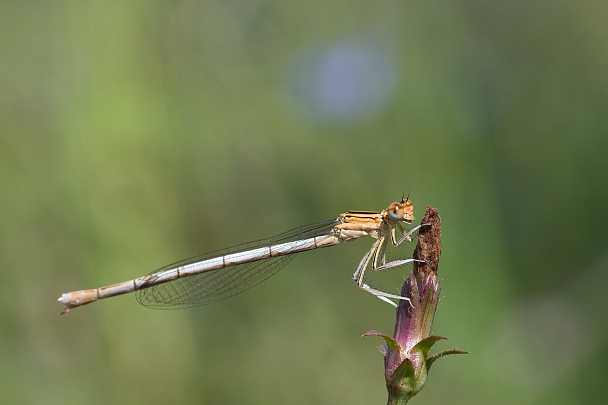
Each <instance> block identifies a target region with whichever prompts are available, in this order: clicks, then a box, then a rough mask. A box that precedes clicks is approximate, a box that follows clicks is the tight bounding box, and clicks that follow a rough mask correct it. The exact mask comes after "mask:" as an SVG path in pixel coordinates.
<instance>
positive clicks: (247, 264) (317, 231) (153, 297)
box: [58, 198, 420, 314]
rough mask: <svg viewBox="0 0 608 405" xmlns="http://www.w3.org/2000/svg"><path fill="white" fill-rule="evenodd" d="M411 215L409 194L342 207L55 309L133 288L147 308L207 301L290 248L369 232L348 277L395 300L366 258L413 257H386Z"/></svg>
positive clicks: (252, 278) (67, 297)
mask: <svg viewBox="0 0 608 405" xmlns="http://www.w3.org/2000/svg"><path fill="white" fill-rule="evenodd" d="M413 220H414V205H413V204H412V202H411V201H410V200H409V198H403V199H402V200H401V201H399V202H394V203H392V204H391V205H389V206H388V208H387V209H385V210H382V211H380V212H374V211H347V212H345V213H343V214H340V215H339V216H338V217H337V218H335V219H332V220H330V221H326V222H321V223H318V224H313V225H308V226H303V227H300V228H296V229H293V230H291V231H287V232H285V233H282V234H279V235H277V236H274V237H272V238H269V239H261V240H258V241H254V242H249V243H244V244H241V245H236V246H233V247H231V248H227V249H223V250H218V251H214V252H211V253H207V254H203V255H200V256H196V257H192V258H190V259H186V260H183V261H180V262H177V263H173V264H170V265H168V266H165V267H163V268H161V269H158V270H156V271H153V272H152V273H150V274H148V275H147V276H145V277H139V278H136V279H134V280H130V281H124V282H122V283H118V284H114V285H110V286H107V287H100V288H96V289H94V290H81V291H74V292H69V293H65V294H62V295H61V297H60V298H59V299H58V301H59V302H61V303H62V304H63V305H65V309H64V310H63V311H62V312H61V314H64V313H66V312H69V310H70V309H71V308H75V307H78V306H82V305H86V304H89V303H91V302H94V301H97V300H100V299H102V298H109V297H113V296H116V295H120V294H125V293H130V292H134V291H135V292H136V297H137V301H138V302H139V303H140V304H142V305H144V306H146V307H149V308H155V309H178V308H188V307H194V306H198V305H206V304H211V303H213V302H217V301H221V300H223V299H226V298H229V297H232V296H233V295H236V294H239V293H241V292H243V291H245V290H247V289H249V288H251V287H253V286H255V285H257V284H259V283H261V282H262V281H264V280H266V279H267V278H268V277H270V276H271V275H273V274H275V273H276V272H278V271H279V270H280V269H281V268H283V267H284V266H285V265H286V264H287V263H289V262H290V261H291V259H293V257H294V256H295V254H296V253H299V252H303V251H306V250H312V249H317V248H322V247H328V246H334V245H337V244H340V243H343V242H348V241H351V240H355V239H358V238H362V237H364V236H371V237H373V238H375V239H376V241H375V242H374V244H373V245H372V247H371V249H370V250H369V251H368V252H367V253H366V254H365V255H364V256H363V258H362V259H361V261H360V263H359V266H358V267H357V270H355V272H354V274H353V276H352V277H353V280H354V281H355V282H356V283H357V286H359V287H360V288H361V289H363V290H365V291H368V292H370V293H372V294H374V295H375V296H377V297H378V298H380V299H382V300H384V301H386V302H388V303H390V304H392V305H395V304H394V303H393V301H391V300H390V299H389V298H392V299H397V300H407V298H405V297H401V296H399V295H394V294H389V293H386V292H383V291H380V290H378V289H375V288H372V287H370V286H369V285H367V284H366V283H365V282H364V275H365V270H366V269H367V268H368V266H370V264H371V267H372V269H373V270H383V269H387V268H390V267H395V266H400V265H402V264H406V263H409V262H412V261H414V259H403V260H394V261H390V262H387V260H386V248H387V245H388V243H389V242H390V243H391V244H392V245H394V246H399V245H400V244H401V243H402V242H403V241H405V240H407V241H411V235H412V234H413V233H414V232H415V231H416V230H418V229H419V228H420V226H417V227H414V228H412V229H411V230H409V231H406V230H405V229H404V228H403V226H402V225H401V224H402V223H405V224H411V223H412V221H413ZM397 232H399V233H397ZM399 234H400V237H399V236H398V235H399ZM398 237H399V239H398Z"/></svg>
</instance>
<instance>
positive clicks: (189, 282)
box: [136, 219, 338, 309]
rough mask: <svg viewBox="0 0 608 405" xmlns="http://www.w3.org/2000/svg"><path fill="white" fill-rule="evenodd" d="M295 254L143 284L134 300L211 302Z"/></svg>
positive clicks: (283, 237)
mask: <svg viewBox="0 0 608 405" xmlns="http://www.w3.org/2000/svg"><path fill="white" fill-rule="evenodd" d="M337 223H338V221H337V219H332V220H330V221H326V222H322V223H318V224H313V225H308V226H303V227H300V228H295V229H292V230H291V231H287V232H284V233H282V234H279V235H277V236H274V237H272V238H268V239H261V240H257V241H253V242H249V243H243V244H240V245H236V246H233V247H231V248H226V249H222V250H216V251H214V252H210V253H206V254H202V255H200V256H195V257H192V258H190V259H186V260H182V261H180V262H177V263H173V264H170V265H168V266H165V267H163V268H160V269H158V270H155V271H153V272H152V273H150V275H151V276H154V275H155V274H157V273H160V272H162V271H166V270H169V269H174V268H176V267H179V266H186V265H188V264H192V263H197V262H200V261H203V260H207V259H212V258H216V257H221V256H225V255H229V254H238V253H245V252H247V251H249V250H252V249H256V248H260V247H266V246H270V245H276V244H279V243H285V242H295V241H298V240H303V239H307V238H312V237H315V236H321V235H327V234H328V233H330V232H331V230H332V228H333V227H334V226H335V225H336V224H337ZM295 255H296V254H295V253H293V254H289V255H284V256H276V257H270V258H265V259H261V260H257V261H252V262H248V263H243V264H239V265H236V266H230V267H224V268H221V269H217V270H211V271H207V272H204V273H199V274H196V275H192V276H189V277H182V278H178V279H175V280H171V281H168V282H166V283H162V284H155V285H151V286H149V287H145V286H143V287H142V289H140V290H137V291H136V298H137V302H139V303H140V304H141V305H143V306H145V307H148V308H154V309H181V308H189V307H195V306H200V305H207V304H212V303H214V302H217V301H221V300H224V299H226V298H230V297H232V296H234V295H236V294H240V293H242V292H243V291H245V290H248V289H250V288H251V287H254V286H256V285H258V284H259V283H261V282H262V281H264V280H266V279H267V278H268V277H270V276H272V275H273V274H276V273H277V272H278V271H279V270H281V269H282V268H283V267H285V266H286V265H287V264H288V263H289V262H290V261H291V260H292V259H293V258H294V257H295Z"/></svg>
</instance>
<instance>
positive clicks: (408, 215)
mask: <svg viewBox="0 0 608 405" xmlns="http://www.w3.org/2000/svg"><path fill="white" fill-rule="evenodd" d="M386 212H387V213H388V216H389V217H390V218H391V219H392V220H395V221H400V222H407V223H408V224H411V223H412V221H413V220H414V204H412V201H410V199H409V197H408V198H403V199H402V200H401V201H399V202H394V203H392V204H391V205H389V206H388V208H387V209H386Z"/></svg>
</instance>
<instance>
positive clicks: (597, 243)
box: [0, 0, 608, 404]
mask: <svg viewBox="0 0 608 405" xmlns="http://www.w3.org/2000/svg"><path fill="white" fill-rule="evenodd" d="M607 17H608V6H607V3H605V2H596V1H586V0H583V1H579V2H576V3H574V2H565V1H542V0H541V1H534V2H528V1H496V2H486V1H480V0H463V1H459V2H455V1H430V2H429V1H425V2H413V1H409V2H403V1H387V2H382V4H372V3H371V2H367V1H355V2H353V1H333V2H331V3H325V2H312V3H310V2H305V1H294V2H281V1H266V2H260V1H254V2H242V1H226V0H222V1H206V2H195V1H171V2H163V1H129V2H93V1H81V2H9V1H4V2H2V3H1V4H0V21H1V28H2V35H1V36H0V89H1V91H0V186H1V189H0V193H1V196H0V204H1V213H0V269H1V272H0V274H1V277H2V280H1V281H2V294H1V295H0V364H1V365H2V366H1V367H0V402H1V403H6V404H9V403H20V404H42V403H44V404H78V403H87V404H108V403H129V404H168V403H176V404H195V403H197V404H200V403H205V404H212V403H213V404H261V403H290V404H311V403H315V404H336V403H351V404H372V403H374V404H378V403H384V402H385V400H386V392H385V388H384V379H383V364H382V358H381V355H380V353H379V351H378V350H377V347H378V346H379V345H380V344H381V341H380V339H374V338H361V337H360V335H361V334H362V333H364V332H366V331H368V330H371V329H376V330H380V331H383V332H388V333H392V330H393V326H392V324H393V322H394V311H393V310H392V309H391V308H390V307H389V306H388V305H386V304H385V303H383V302H381V301H380V300H378V299H376V298H374V297H373V296H371V295H369V294H366V293H364V292H362V291H360V290H358V289H357V288H356V286H355V285H354V283H353V282H352V281H351V279H350V276H351V274H352V272H353V271H354V269H355V267H356V265H357V264H358V262H359V260H360V258H361V256H362V255H363V254H364V253H365V251H366V250H367V249H369V246H370V245H371V240H368V241H357V242H353V243H352V244H348V245H345V246H340V247H335V248H331V249H324V250H321V251H317V252H309V253H304V254H301V255H300V256H299V257H298V258H297V259H296V260H295V261H294V262H293V263H292V264H290V265H289V266H288V267H287V268H286V269H285V270H283V271H282V272H281V273H279V274H278V275H276V276H274V277H273V278H271V279H270V280H268V281H267V282H265V283H264V284H262V285H260V286H258V287H257V288H255V289H253V290H250V291H248V292H246V293H243V294H241V295H239V296H237V297H235V298H233V299H231V300H228V301H224V302H222V303H219V304H214V305H210V306H207V307H202V308H194V309H189V310H182V311H153V310H148V309H145V308H143V307H141V306H139V305H138V304H137V303H136V301H135V300H134V297H133V296H122V297H117V298H113V299H111V300H107V301H104V302H99V303H95V304H92V305H90V306H87V307H84V308H79V309H75V310H73V311H72V312H71V313H70V314H68V315H66V316H62V317H59V316H58V315H57V313H58V312H59V311H60V310H61V309H62V307H61V305H60V304H59V303H57V302H56V299H57V297H59V295H60V294H61V293H63V292H68V291H73V290H79V289H83V288H94V287H99V286H102V285H107V284H112V283H116V282H119V281H124V280H127V279H131V278H134V277H138V276H142V275H145V274H147V273H149V272H150V271H152V270H154V269H155V268H158V267H160V266H163V265H165V264H167V263H170V262H172V261H175V260H178V259H182V258H185V257H189V256H193V255H196V254H199V253H204V252H206V251H210V250H214V249H218V248H222V247H226V246H230V245H233V244H237V243H240V242H246V241H248V240H252V239H257V238H261V237H268V236H272V235H274V234H277V233H279V232H282V231H285V230H288V229H291V228H293V227H295V226H300V225H304V224H308V223H314V222H318V221H322V220H326V219H330V218H333V217H335V216H336V215H337V214H339V213H340V212H344V211H346V210H349V209H351V210H380V209H383V208H385V207H386V206H387V205H388V204H389V203H390V202H392V201H394V200H397V199H400V198H401V196H402V193H403V192H405V193H408V192H411V198H412V200H413V201H414V203H415V204H416V212H417V215H418V218H421V217H422V214H423V213H424V208H425V206H427V205H434V206H436V207H437V208H438V209H439V212H440V214H441V216H442V224H443V245H444V254H443V256H442V261H441V265H440V275H441V277H442V280H443V283H444V284H443V292H442V296H443V300H442V302H441V303H440V306H439V309H438V312H437V316H436V320H435V325H434V332H435V333H436V334H439V335H443V336H447V337H449V338H450V341H449V342H442V343H440V344H438V345H437V347H436V350H443V349H447V348H452V347H456V348H459V349H464V350H469V351H470V352H471V354H470V355H468V356H459V357H449V358H446V359H444V360H442V361H441V362H439V363H437V365H436V366H434V368H433V370H432V371H431V373H430V377H429V380H428V382H427V386H426V387H425V389H424V390H423V391H422V392H421V393H420V394H419V396H418V397H417V398H415V399H414V400H413V402H412V403H421V404H422V403H443V404H461V403H468V404H487V403H494V404H514V403H517V404H545V403H547V404H548V403H551V404H594V403H598V404H599V403H605V401H606V398H608V385H606V383H605V380H606V378H607V377H608V372H607V371H606V370H607V368H606V365H605V361H604V360H605V359H606V358H608V322H606V309H607V308H608V298H607V294H606V286H607V284H608V275H607V273H606V268H607V267H608V249H607V243H606V242H607V240H608V227H607V225H606V224H607V223H608V213H607V210H606V208H607V204H606V202H607V201H608V186H607V185H608V158H607V156H606V152H608V138H607V136H606V135H607V128H608V114H607V113H606V111H607V109H608V80H607V76H606V72H608V46H607V45H608V44H607V42H608V41H607V39H608V25H607V24H606V19H607ZM412 248H413V245H412V246H411V247H409V246H408V247H406V248H405V249H406V250H405V251H404V252H406V254H408V255H409V254H410V252H411V250H410V249H412ZM394 271H395V272H397V273H398V278H399V279H402V278H403V274H404V273H405V272H406V271H409V268H408V269H405V270H404V269H396V270H394ZM398 287H399V285H395V289H397V288H398Z"/></svg>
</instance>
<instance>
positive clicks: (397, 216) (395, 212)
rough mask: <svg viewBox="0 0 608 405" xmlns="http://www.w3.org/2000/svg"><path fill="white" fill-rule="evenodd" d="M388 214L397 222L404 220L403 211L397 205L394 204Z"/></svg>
mask: <svg viewBox="0 0 608 405" xmlns="http://www.w3.org/2000/svg"><path fill="white" fill-rule="evenodd" d="M386 212H387V213H388V216H389V217H391V219H393V220H395V221H402V220H403V209H402V208H401V207H400V206H399V204H397V203H392V204H391V205H390V206H389V207H388V210H386Z"/></svg>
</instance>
